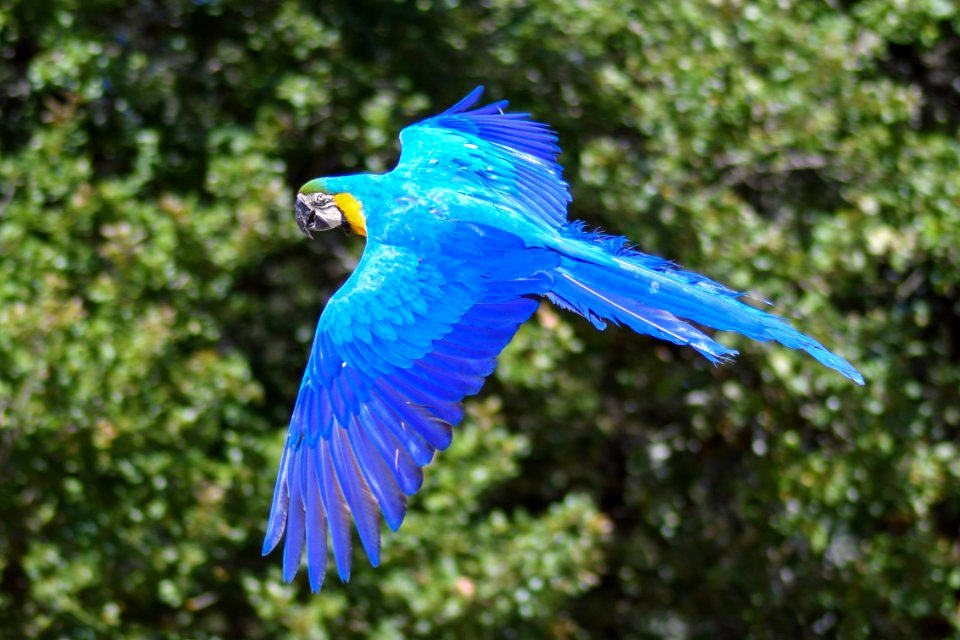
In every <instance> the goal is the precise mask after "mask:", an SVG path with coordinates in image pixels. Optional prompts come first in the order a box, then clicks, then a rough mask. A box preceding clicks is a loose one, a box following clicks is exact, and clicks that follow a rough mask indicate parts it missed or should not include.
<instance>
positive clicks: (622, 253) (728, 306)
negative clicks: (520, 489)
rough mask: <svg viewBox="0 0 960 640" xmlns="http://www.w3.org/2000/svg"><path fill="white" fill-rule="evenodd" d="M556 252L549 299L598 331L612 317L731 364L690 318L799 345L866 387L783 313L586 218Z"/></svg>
mask: <svg viewBox="0 0 960 640" xmlns="http://www.w3.org/2000/svg"><path fill="white" fill-rule="evenodd" d="M557 249H558V250H559V251H560V252H561V253H563V255H564V258H563V260H562V261H561V263H560V266H559V267H558V268H557V271H556V272H555V282H554V286H553V289H552V291H551V292H550V293H549V294H548V297H549V299H550V300H551V301H552V302H554V304H557V305H559V306H561V307H564V308H567V309H570V310H572V311H575V312H577V313H579V314H580V315H582V316H584V317H585V318H587V319H589V320H590V321H591V322H592V323H593V324H594V325H595V326H596V327H597V328H599V329H603V328H604V327H605V326H606V322H614V323H616V324H624V325H626V326H628V327H630V328H631V329H633V330H634V331H636V332H638V333H645V334H649V335H652V336H655V337H657V338H661V339H663V340H667V341H669V342H673V343H674V344H680V345H689V346H691V347H693V348H694V349H696V350H697V351H698V352H700V353H701V354H702V355H703V356H705V357H706V358H707V359H709V360H710V361H711V362H714V363H719V362H729V361H730V360H732V359H733V357H734V356H736V355H737V352H736V351H735V350H733V349H730V348H728V347H725V346H724V345H722V344H720V343H719V342H717V341H715V340H714V339H713V338H711V337H710V336H708V335H706V334H705V333H703V332H702V331H700V330H699V329H697V328H696V327H694V326H693V325H691V324H689V323H688V322H686V321H685V320H691V321H693V322H696V323H698V324H701V325H705V326H707V327H712V328H714V329H720V330H723V331H735V332H737V333H740V334H743V335H745V336H747V337H749V338H753V339H754V340H759V341H761V342H766V341H768V340H774V341H776V342H779V343H780V344H782V345H784V346H786V347H790V348H791V349H801V350H803V351H806V352H807V353H809V354H810V355H811V356H813V357H814V358H816V360H817V361H818V362H820V363H821V364H823V365H825V366H827V367H830V368H831V369H835V370H837V371H839V372H840V373H841V374H843V375H844V376H846V377H848V378H850V379H851V380H853V381H854V382H856V383H857V384H863V376H861V375H860V373H859V372H858V371H857V370H856V369H854V368H853V366H851V365H850V363H849V362H847V361H846V360H844V359H843V358H841V357H839V356H837V355H835V354H833V353H831V352H830V351H829V350H827V349H826V347H824V346H823V345H822V344H820V343H819V342H817V341H816V340H814V339H813V338H810V337H809V336H805V335H803V334H802V333H800V332H799V331H797V330H796V329H794V328H793V327H791V326H790V325H789V324H787V322H786V321H784V320H783V319H782V318H780V317H778V316H775V315H773V314H771V313H767V312H765V311H761V310H759V309H756V308H754V307H751V306H749V305H747V304H744V303H743V302H742V301H741V299H740V298H741V297H742V295H743V294H742V293H741V292H738V291H733V290H731V289H728V288H727V287H725V286H723V285H722V284H719V283H717V282H714V281H713V280H710V279H708V278H705V277H704V276H701V275H698V274H696V273H691V272H689V271H683V270H681V269H679V268H678V267H677V266H676V265H675V264H673V263H671V262H669V261H666V260H663V259H662V258H657V257H655V256H650V255H646V254H643V253H640V252H638V251H634V250H632V249H630V248H629V247H628V246H627V244H626V240H625V239H624V238H621V237H616V236H607V235H603V234H599V233H593V232H589V231H586V230H584V228H583V226H582V224H581V223H573V224H570V225H567V226H566V227H564V229H563V231H562V238H561V241H560V244H559V245H558V246H557ZM681 318H682V319H681Z"/></svg>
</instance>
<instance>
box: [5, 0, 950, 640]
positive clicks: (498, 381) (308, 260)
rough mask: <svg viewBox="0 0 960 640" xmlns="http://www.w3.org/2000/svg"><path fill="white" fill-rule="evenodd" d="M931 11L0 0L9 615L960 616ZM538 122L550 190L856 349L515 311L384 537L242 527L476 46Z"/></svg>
mask: <svg viewBox="0 0 960 640" xmlns="http://www.w3.org/2000/svg"><path fill="white" fill-rule="evenodd" d="M958 34H960V9H958V5H956V4H955V3H953V2H950V1H949V0H910V1H909V2H907V1H904V0H860V1H857V2H845V1H839V2H831V1H826V0H824V1H816V0H643V1H640V0H630V1H617V0H603V1H601V0H583V1H582V2H568V1H567V0H487V1H486V2H483V3H473V2H462V1H458V0H445V1H443V2H434V1H431V0H418V1H417V2H409V3H408V2H399V1H397V2H388V1H374V0H351V1H349V2H347V1H343V0H334V1H332V2H324V3H315V4H311V3H306V2H298V1H293V0H272V1H269V2H262V1H259V0H258V1H253V0H238V1H233V2H227V1H226V0H204V1H201V0H195V1H189V0H169V1H167V2H150V1H144V2H136V3H131V2H126V1H121V0H46V1H43V2H37V1H34V0H11V1H8V2H4V3H3V4H2V5H0V488H2V492H0V636H3V637H10V638H40V637H43V638H52V637H65V638H66V637H69V638H106V637H118V638H119V637H124V638H255V637H284V636H287V635H290V636H302V637H307V638H404V637H422V638H479V637H503V638H541V637H550V638H593V637H610V638H614V637H622V638H644V639H648V638H649V639H654V638H664V639H665V638H786V637H827V638H866V637H872V638H907V637H911V638H920V637H924V638H934V637H950V636H956V635H958V634H960V601H958V594H960V535H958V534H960V458H958V429H960V400H958V398H960V290H958V287H960V141H958V125H960V35H958ZM480 83H483V84H486V85H487V87H488V91H489V93H488V95H489V97H490V98H500V97H508V98H510V99H511V100H512V101H513V103H514V106H515V107H516V108H519V109H522V110H525V111H530V112H533V113H534V114H536V116H537V117H538V118H540V119H543V120H545V121H547V122H550V123H552V124H553V125H555V126H556V127H557V128H558V130H559V132H560V134H561V142H562V144H563V146H564V153H563V155H562V158H561V159H562V162H563V163H564V164H565V166H566V167H567V173H566V176H567V178H568V179H569V180H570V182H571V184H572V187H573V191H574V194H575V197H576V200H575V202H574V204H573V208H572V215H573V216H574V217H578V218H584V219H586V220H588V221H589V222H590V223H591V224H596V225H602V226H603V227H605V228H606V229H607V230H609V231H612V232H617V233H624V234H627V235H629V236H630V237H631V238H632V239H633V240H635V241H636V242H637V243H638V244H639V246H640V247H641V248H642V249H643V250H645V251H648V252H651V253H657V254H661V255H665V256H669V257H671V258H674V259H676V260H677V261H679V262H681V263H682V264H684V265H685V266H687V267H689V268H691V269H695V270H700V271H703V272H706V273H708V274H710V275H711V276H713V277H715V278H717V279H720V280H722V281H724V282H726V283H728V284H730V285H731V286H733V287H735V288H741V289H745V290H750V291H755V292H757V294H758V295H759V296H761V297H766V298H770V299H772V300H775V301H776V302H777V309H778V310H779V311H780V312H781V313H785V314H786V315H787V316H788V317H790V318H792V319H793V320H794V321H795V322H796V323H797V324H798V325H799V326H800V327H802V328H803V329H804V330H807V331H809V332H810V333H811V334H813V335H815V336H817V337H819V338H821V339H822V340H823V341H825V342H826V343H827V344H828V345H831V346H833V347H834V348H836V350H837V351H839V352H840V353H841V354H842V355H844V356H845V357H847V358H849V359H850V360H851V361H852V362H854V363H855V364H856V365H858V366H859V367H860V368H861V370H862V371H863V373H864V374H865V376H866V378H867V380H868V383H867V385H866V386H865V387H863V388H856V387H855V386H854V385H852V384H851V383H849V382H848V381H846V380H844V379H843V378H841V377H840V376H838V375H836V374H835V373H833V372H830V371H827V370H825V369H823V368H821V367H819V366H818V365H817V364H816V363H814V362H813V361H812V360H811V359H809V358H805V357H803V356H800V355H797V354H795V353H789V352H786V351H785V350H784V349H781V348H774V347H770V346H769V345H756V344H750V343H748V341H745V340H740V339H738V338H737V337H736V336H723V338H724V339H725V340H727V341H728V342H729V343H731V344H733V345H735V346H736V347H737V348H740V349H741V350H742V353H743V355H742V357H741V359H740V362H739V364H738V365H736V366H734V367H723V368H714V367H712V366H710V365H709V364H708V363H707V362H706V361H704V360H702V359H700V358H698V357H697V356H696V355H695V354H694V353H693V352H692V351H685V350H681V349H676V348H673V347H672V346H669V345H665V344H662V343H657V342H655V341H653V340H651V339H647V338H643V337H638V336H634V335H631V334H629V333H628V332H625V331H621V330H617V329H612V330H609V331H607V332H605V333H597V332H595V331H593V330H592V328H591V327H590V326H589V325H588V324H587V323H586V322H583V321H580V320H578V319H576V318H573V317H571V316H569V315H565V314H561V313H559V312H556V311H554V310H552V309H550V308H547V307H544V308H543V309H542V310H541V312H540V313H539V314H538V315H537V317H536V320H535V321H534V322H531V323H530V324H529V325H528V326H526V327H524V328H523V329H522V331H521V332H520V334H519V336H518V337H517V339H516V340H515V341H514V343H513V344H512V345H511V346H510V347H509V348H508V350H507V351H506V353H505V354H504V355H503V357H502V358H501V365H500V368H499V370H498V372H497V374H496V375H495V377H494V378H493V379H492V380H491V381H490V383H489V384H488V386H487V388H486V390H485V391H484V393H483V394H482V395H481V396H480V397H479V398H477V399H474V400H472V401H470V402H469V403H468V407H469V419H468V420H467V422H466V424H465V425H464V426H463V427H462V428H460V429H459V430H458V434H457V437H456V438H455V442H454V445H453V447H452V448H451V450H450V451H448V452H446V453H444V454H443V455H442V456H439V459H438V461H437V462H436V463H435V464H434V465H432V466H431V467H430V469H429V471H428V474H427V481H426V484H425V487H424V490H423V491H422V493H421V494H419V495H418V496H417V497H416V498H415V499H413V501H412V507H411V513H410V515H409V517H408V519H407V521H406V523H405V524H404V527H403V528H402V529H401V531H400V532H399V533H397V534H389V533H388V534H387V535H386V537H385V550H384V557H383V564H382V566H381V567H380V568H378V569H372V568H370V567H369V566H367V565H366V563H365V561H364V560H363V559H362V558H361V557H360V555H359V554H358V555H357V559H356V561H357V569H356V570H355V571H354V578H353V579H352V581H351V582H350V583H349V584H348V585H341V584H339V583H338V582H337V581H336V580H335V579H331V580H330V581H328V584H327V585H326V587H325V588H324V591H323V592H322V593H321V594H320V595H316V596H314V595H310V594H309V590H308V588H307V585H306V580H305V578H304V577H303V576H301V577H300V579H298V580H297V582H296V583H294V584H293V585H285V584H283V583H282V582H281V580H280V562H279V558H278V557H268V558H265V559H263V558H261V557H260V554H259V548H260V541H261V536H262V533H263V526H264V523H265V519H266V515H267V510H268V508H269V501H270V495H271V492H272V488H273V482H274V478H275V475H274V474H275V471H276V464H277V461H278V460H279V454H280V447H281V444H282V442H283V438H284V432H285V424H286V420H287V417H288V415H289V411H290V408H291V406H292V403H293V400H294V398H295V393H296V389H297V385H298V382H299V377H300V375H301V372H302V368H303V365H304V362H305V359H306V352H307V349H308V345H309V341H310V339H311V337H312V333H313V327H314V325H315V321H316V318H317V316H318V314H319V311H320V309H321V308H322V305H323V302H324V300H325V299H326V298H327V297H328V296H329V295H330V294H331V293H332V291H333V290H334V289H335V288H336V287H337V285H338V284H339V282H341V281H342V279H343V278H344V277H345V275H346V274H347V273H348V272H349V270H350V269H351V267H352V265H353V264H355V261H356V259H357V256H358V255H359V253H360V251H361V249H362V246H361V244H360V241H359V239H357V238H345V237H344V236H342V235H340V234H328V235H325V236H323V237H322V238H319V239H317V240H315V241H313V242H308V241H306V240H305V239H304V238H303V237H301V236H300V235H299V234H298V232H297V230H296V225H295V224H294V220H293V214H292V208H291V202H292V193H293V190H294V189H295V188H296V187H298V186H299V185H300V184H301V183H302V182H304V181H305V180H307V179H308V178H311V177H314V176H317V175H323V174H330V173H337V172H350V171H356V170H375V171H379V170H385V169H388V168H389V167H390V166H391V165H392V162H393V161H394V159H395V157H396V155H397V143H396V135H397V132H398V130H399V128H400V127H401V126H403V125H404V124H406V123H409V122H411V121H414V120H416V119H418V118H420V117H422V116H424V115H427V114H429V113H432V112H436V111H438V110H440V109H442V108H445V107H446V106H448V105H449V104H451V103H452V102H453V101H455V100H456V99H458V98H459V97H460V96H462V95H463V94H465V93H466V92H467V91H469V90H470V89H471V88H473V86H475V85H476V84H480Z"/></svg>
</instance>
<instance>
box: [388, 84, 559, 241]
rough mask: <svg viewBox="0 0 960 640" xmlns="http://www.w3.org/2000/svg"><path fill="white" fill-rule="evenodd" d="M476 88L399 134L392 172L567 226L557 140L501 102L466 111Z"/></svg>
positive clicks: (546, 129)
mask: <svg viewBox="0 0 960 640" xmlns="http://www.w3.org/2000/svg"><path fill="white" fill-rule="evenodd" d="M482 93H483V87H477V88H476V89H474V90H473V91H471V92H470V94H469V95H467V96H466V97H465V98H464V99H463V100H461V101H460V102H458V103H457V104H455V105H454V106H453V107H451V108H450V109H447V110H446V111H444V112H443V113H441V114H439V115H436V116H433V117H432V118H427V119H426V120H423V121H421V122H418V123H416V124H413V125H410V126H408V127H406V128H405V129H403V131H401V132H400V142H401V144H402V146H403V150H402V152H401V154H400V161H399V163H398V164H397V168H396V170H395V171H398V172H400V173H408V174H409V175H411V176H413V175H419V176H421V177H426V176H434V177H435V178H436V179H437V180H438V181H440V182H443V183H444V184H455V185H457V187H458V191H459V192H460V193H461V195H466V196H469V197H474V198H477V199H480V200H484V201H487V202H495V203H496V204H497V205H499V206H500V207H504V208H509V210H510V212H511V213H512V214H513V215H516V216H520V217H523V218H525V219H528V220H531V221H533V222H535V223H537V224H539V225H543V226H545V227H547V228H550V229H556V228H558V227H560V226H561V225H563V224H565V223H566V221H567V205H568V204H569V202H570V200H571V197H570V192H569V189H568V186H567V183H566V182H564V180H563V177H562V172H563V170H562V168H561V166H560V165H559V164H558V163H557V161H556V158H557V154H558V153H559V152H560V148H559V147H558V146H557V136H556V134H555V133H554V132H553V130H552V129H551V128H550V127H548V126H547V125H545V124H543V123H540V122H535V121H533V120H531V119H530V114H527V113H505V112H504V110H505V109H506V108H507V106H508V103H507V101H505V100H501V101H499V102H495V103H493V104H489V105H487V106H484V107H480V108H477V109H473V110H470V109H471V107H473V106H474V105H475V104H476V103H477V101H479V100H480V96H481V95H482Z"/></svg>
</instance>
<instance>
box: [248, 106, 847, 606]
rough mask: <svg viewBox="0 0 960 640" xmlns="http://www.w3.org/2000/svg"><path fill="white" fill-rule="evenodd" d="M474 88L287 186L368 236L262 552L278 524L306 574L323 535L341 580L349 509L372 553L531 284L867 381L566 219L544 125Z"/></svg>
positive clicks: (319, 224) (721, 352)
mask: <svg viewBox="0 0 960 640" xmlns="http://www.w3.org/2000/svg"><path fill="white" fill-rule="evenodd" d="M482 92H483V88H482V87H477V88H476V89H474V90H473V91H472V92H471V93H470V94H469V95H468V96H467V97H466V98H464V99H463V100H461V101H460V102H458V103H457V104H455V105H454V106H453V107H451V108H450V109H447V110H446V111H444V112H443V113H441V114H439V115H437V116H434V117H431V118H428V119H426V120H423V121H422V122H419V123H416V124H413V125H410V126H408V127H406V128H404V129H403V130H402V131H401V132H400V142H401V144H402V152H401V154H400V160H399V162H398V164H397V166H396V168H395V169H394V170H393V171H390V172H389V173H386V174H382V175H368V174H364V175H350V176H342V177H334V178H318V179H315V180H311V181H310V182H308V183H307V184H305V185H304V186H303V187H302V188H301V189H300V191H299V192H298V194H297V198H296V218H297V223H298V225H299V227H300V229H301V230H302V231H303V232H304V233H305V234H306V235H307V236H310V235H311V234H312V233H313V232H315V231H326V230H328V229H333V228H335V227H341V226H346V227H348V228H349V229H352V230H353V231H354V232H355V233H357V234H359V235H361V236H365V237H366V246H365V249H364V252H363V256H362V257H361V259H360V262H359V264H358V265H357V268H356V270H355V271H354V272H353V274H352V275H351V276H350V277H349V278H348V279H347V281H346V282H345V283H344V284H343V286H342V287H341V288H340V289H339V290H338V291H337V292H336V293H335V294H334V295H333V297H331V298H330V301H329V302H328V303H327V306H326V308H325V309H324V311H323V314H322V315H321V317H320V321H319V323H318V326H317V331H316V335H315V337H314V340H313V345H312V347H311V351H310V358H309V361H308V362H307V368H306V371H305V372H304V374H303V381H302V383H301V385H300V391H299V394H298V396H297V401H296V405H295V407H294V410H293V415H292V417H291V419H290V427H289V433H288V436H287V441H286V446H285V447H284V450H283V454H282V457H281V459H280V471H279V475H278V477H277V484H276V489H275V491H274V495H273V506H272V508H271V511H270V517H269V521H268V523H267V530H266V537H265V540H264V544H263V553H264V555H266V554H268V553H270V552H271V551H272V550H273V549H274V548H276V547H277V545H278V544H279V543H280V541H281V539H283V538H284V534H286V541H285V544H284V546H283V577H284V580H286V581H291V580H293V577H294V575H295V574H296V572H297V570H298V568H299V566H300V563H301V559H302V555H303V552H304V550H306V556H307V571H308V575H309V581H310V586H311V588H312V589H313V590H314V591H319V589H320V587H321V585H322V584H323V580H324V576H325V574H326V567H327V547H328V544H329V545H330V547H332V550H333V557H334V561H335V563H336V567H337V571H338V573H339V576H340V579H341V580H342V581H346V580H348V579H349V577H350V564H351V532H350V528H351V520H352V521H353V523H354V524H355V526H356V529H357V531H358V533H359V536H360V542H361V544H362V545H363V548H364V550H365V551H366V553H367V556H368V557H369V559H370V563H371V564H372V565H373V566H377V565H378V564H379V559H380V518H381V514H382V516H383V518H384V519H385V520H386V523H387V526H388V527H390V529H392V530H394V531H396V530H397V529H398V528H399V527H400V524H401V523H402V522H403V518H404V515H405V513H406V500H407V497H408V496H411V495H413V494H414V493H416V492H417V490H418V489H419V488H420V485H421V483H422V481H423V467H424V466H425V465H427V464H428V463H429V462H430V461H431V460H432V459H433V455H434V452H436V451H442V450H444V449H446V448H447V447H448V446H449V445H450V441H451V437H452V427H453V426H454V425H456V424H458V423H459V422H460V421H461V420H462V419H463V405H462V400H463V398H464V397H466V396H469V395H473V394H476V393H477V392H479V391H480V388H481V387H482V386H483V382H484V379H485V378H486V377H487V376H489V375H490V374H491V373H492V372H493V370H494V368H495V367H496V359H497V355H498V354H499V353H500V351H501V350H503V348H504V347H506V345H507V343H509V342H510V340H511V338H512V337H513V335H514V334H515V333H516V331H517V328H518V327H519V326H520V325H521V324H522V323H523V322H525V321H526V320H527V319H528V318H529V317H530V316H531V315H532V314H533V312H534V311H535V310H536V309H537V307H538V305H539V304H540V301H541V299H542V298H546V299H547V300H549V301H550V302H552V303H553V304H555V305H557V306H559V307H561V308H563V309H569V310H570V311H573V312H575V313H578V314H580V315H582V316H584V317H585V318H587V319H589V321H590V322H591V323H592V324H593V325H594V326H595V327H597V328H598V329H604V328H605V327H606V325H607V323H613V324H618V325H626V326H627V327H630V328H631V329H633V330H634V331H636V332H637V333H643V334H648V335H651V336H654V337H657V338H660V339H662V340H667V341H669V342H672V343H674V344H678V345H689V346H690V347H693V348H694V349H696V350H697V351H698V352H699V353H700V354H702V355H703V356H704V357H706V358H707V359H708V360H709V361H711V362H713V363H715V364H717V363H726V362H730V361H731V360H732V359H733V357H734V356H735V355H737V352H736V351H735V350H733V349H730V348H728V347H725V346H723V345H722V344H720V343H718V342H716V341H714V340H713V339H712V338H711V337H710V336H708V335H707V334H705V333H704V332H703V331H701V330H700V329H698V328H697V327H695V326H694V325H693V324H691V322H694V323H696V324H698V325H704V326H707V327H712V328H714V329H719V330H724V331H736V332H738V333H740V334H743V335H745V336H748V337H750V338H753V339H754V340H759V341H763V342H766V341H770V340H773V341H775V342H779V343H780V344H782V345H784V346H786V347H789V348H791V349H801V350H803V351H806V352H807V353H809V354H810V355H811V356H813V357H814V358H815V359H816V360H818V361H819V362H820V363H821V364H823V365H825V366H827V367H830V368H832V369H835V370H837V371H838V372H840V373H841V374H842V375H844V376H846V377H847V378H850V379H851V380H853V381H854V382H856V383H858V384H863V377H862V376H861V375H860V374H859V373H858V372H857V370H856V369H854V368H853V367H852V366H851V365H850V364H849V363H848V362H847V361H846V360H844V359H843V358H840V357H838V356H836V355H834V354H833V353H831V352H830V351H828V350H827V349H826V348H825V347H824V346H823V345H821V344H820V343H819V342H817V341H816V340H814V339H813V338H810V337H808V336H805V335H803V334H802V333H800V332H798V331H797V330H795V329H794V328H792V327H791V326H790V325H789V324H787V322H785V321H784V320H783V319H781V318H779V317H777V316H775V315H772V314H770V313H767V312H765V311H761V310H759V309H756V308H754V307H751V306H749V305H747V304H744V303H743V302H742V301H741V299H740V298H741V297H742V294H741V293H740V292H737V291H733V290H731V289H728V288H727V287H725V286H723V285H722V284H719V283H717V282H714V281H713V280H710V279H708V278H706V277H704V276H701V275H698V274H696V273H692V272H689V271H684V270H682V269H680V268H678V267H677V266H676V265H675V264H674V263H672V262H669V261H667V260H664V259H662V258H658V257H655V256H651V255H647V254H644V253H640V252H639V251H637V250H635V249H633V248H631V247H630V245H628V243H627V241H626V239H625V238H623V237H616V236H609V235H605V234H601V233H598V232H592V231H588V230H586V229H585V227H584V224H583V223H582V222H569V221H568V220H567V205H568V204H569V203H570V201H571V197H570V193H569V191H568V188H567V184H566V182H564V180H563V178H562V176H561V167H560V165H559V164H558V163H557V161H556V157H557V153H558V152H559V150H560V149H559V147H558V146H557V137H556V135H555V133H554V132H553V131H552V130H551V129H550V128H549V127H548V126H547V125H545V124H542V123H539V122H535V121H533V120H532V119H531V117H530V115H529V114H526V113H510V112H507V111H506V108H507V104H508V103H507V102H506V101H499V102H494V103H492V104H489V105H487V106H484V107H480V108H476V109H472V107H473V106H474V105H475V104H476V103H477V101H478V100H479V99H480V96H481V94H482ZM328 534H329V541H328Z"/></svg>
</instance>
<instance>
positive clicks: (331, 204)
mask: <svg viewBox="0 0 960 640" xmlns="http://www.w3.org/2000/svg"><path fill="white" fill-rule="evenodd" d="M333 182H334V180H330V181H324V180H320V179H317V180H311V181H310V182H308V183H307V184H305V185H303V186H302V187H300V191H299V192H298V193H297V205H296V211H297V225H298V226H299V227H300V231H303V232H304V233H305V234H306V235H307V237H308V238H312V237H313V235H312V233H311V232H312V231H327V230H328V229H333V228H334V227H339V226H341V225H343V224H349V225H350V228H351V229H352V230H353V231H354V232H355V233H357V234H359V235H361V236H364V237H365V236H366V235H367V221H366V218H365V217H364V215H363V207H361V205H360V201H359V200H357V199H356V198H355V197H353V196H352V195H351V194H350V193H348V192H346V191H339V190H338V189H336V188H335V185H333V184H332V183H333Z"/></svg>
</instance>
